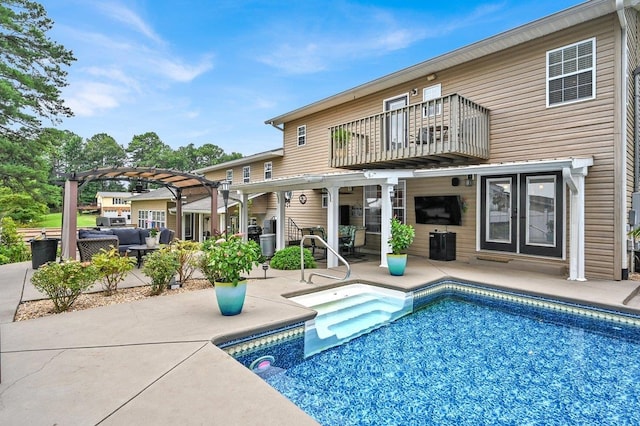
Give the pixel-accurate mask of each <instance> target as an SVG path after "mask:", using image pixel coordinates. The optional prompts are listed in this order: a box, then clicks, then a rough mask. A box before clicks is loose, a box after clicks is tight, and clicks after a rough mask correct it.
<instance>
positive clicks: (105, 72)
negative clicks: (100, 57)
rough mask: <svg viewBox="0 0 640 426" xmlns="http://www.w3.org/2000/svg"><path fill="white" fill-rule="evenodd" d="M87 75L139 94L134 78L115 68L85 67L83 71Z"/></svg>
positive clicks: (139, 90)
mask: <svg viewBox="0 0 640 426" xmlns="http://www.w3.org/2000/svg"><path fill="white" fill-rule="evenodd" d="M84 71H86V73H87V74H89V75H91V76H93V77H104V78H106V79H108V80H111V81H115V82H118V83H122V84H124V86H125V87H128V88H131V89H133V90H135V91H136V92H138V93H140V92H141V89H140V84H139V83H138V81H137V80H136V79H134V78H131V77H129V76H127V75H126V74H125V73H124V72H123V71H122V70H121V69H118V68H115V67H108V68H102V67H87V68H85V69H84Z"/></svg>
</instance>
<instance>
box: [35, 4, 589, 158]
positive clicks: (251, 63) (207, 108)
mask: <svg viewBox="0 0 640 426" xmlns="http://www.w3.org/2000/svg"><path fill="white" fill-rule="evenodd" d="M40 3H41V4H42V5H43V6H44V7H45V9H46V10H47V13H48V15H49V17H50V18H52V19H53V20H54V22H55V24H54V28H53V30H52V31H51V32H50V34H49V36H50V37H51V38H52V39H54V40H56V41H57V42H59V43H61V44H62V45H64V46H65V47H66V48H67V49H71V50H72V51H73V52H74V55H75V56H76V58H77V61H76V62H75V63H74V64H73V65H72V67H71V68H69V70H68V71H69V76H68V79H67V81H68V83H69V85H68V86H67V87H66V88H64V89H63V98H64V99H65V102H66V104H67V105H68V106H69V107H71V108H72V110H73V111H74V113H75V116H74V117H72V118H69V119H65V120H64V121H63V123H62V124H61V125H59V126H57V127H58V128H61V129H68V130H71V131H73V132H75V133H77V134H78V135H80V136H82V137H84V138H89V137H91V136H93V135H94V134H97V133H107V134H109V135H111V136H113V137H114V138H115V139H116V141H117V142H118V143H119V144H121V145H127V144H128V143H129V142H130V141H131V139H132V138H133V136H134V135H138V134H142V133H145V132H150V131H153V132H156V133H157V134H158V136H159V137H160V138H161V139H162V140H163V141H164V142H165V143H166V144H168V145H170V146H171V147H173V148H174V149H175V148H177V147H179V146H185V145H187V144H189V143H193V144H194V145H196V146H200V145H202V144H204V143H212V144H215V145H218V146H220V147H221V148H222V149H224V150H225V151H226V152H240V153H242V154H244V155H250V154H254V153H257V152H262V151H265V150H269V149H274V148H279V147H281V146H282V134H281V132H280V131H279V130H276V129H274V128H273V127H271V126H269V125H266V124H264V121H265V120H268V119H270V118H273V117H275V116H278V115H280V114H283V113H286V112H289V111H291V110H294V109H297V108H299V107H302V106H304V105H307V104H309V103H312V102H315V101H317V100H320V99H323V98H325V97H328V96H331V95H333V94H336V93H338V92H341V91H343V90H346V89H349V88H351V87H354V86H357V85H360V84H363V83H366V82H368V81H370V80H373V79H376V78H378V77H382V76H384V75H386V74H389V73H392V72H395V71H398V70H400V69H402V68H406V67H408V66H411V65H414V64H416V63H419V62H422V61H424V60H427V59H430V58H432V57H434V56H437V55H439V54H442V53H446V52H449V51H451V50H453V49H456V48H458V47H462V46H465V45H468V44H470V43H473V42H475V41H478V40H482V39H484V38H487V37H490V36H492V35H495V34H498V33H500V32H503V31H506V30H509V29H512V28H514V27H517V26H519V25H522V24H524V23H527V22H530V21H532V20H535V19H538V18H541V17H544V16H547V15H549V14H552V13H555V12H557V11H560V10H563V9H566V8H567V7H570V6H574V5H576V4H579V3H581V2H580V1H568V0H537V1H528V0H526V1H525V0H505V1H497V2H478V1H476V2H472V1H455V2H453V1H451V2H448V1H447V2H445V1H442V2H432V1H424V0H423V1H409V0H407V1H403V2H401V3H400V2H398V3H399V4H396V2H383V1H368V2H354V1H348V0H347V1H344V0H342V1H326V2H320V1H301V0H298V1H280V2H273V1H259V0H258V1H245V0H211V1H209V0H200V1H179V0H135V1H87V0H41V1H40ZM434 3H435V4H434ZM43 124H44V125H50V123H48V122H45V123H43Z"/></svg>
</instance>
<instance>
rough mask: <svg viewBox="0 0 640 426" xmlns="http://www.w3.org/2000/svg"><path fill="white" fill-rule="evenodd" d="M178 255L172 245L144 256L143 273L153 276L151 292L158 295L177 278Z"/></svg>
mask: <svg viewBox="0 0 640 426" xmlns="http://www.w3.org/2000/svg"><path fill="white" fill-rule="evenodd" d="M179 266H180V265H179V262H178V256H177V254H176V253H175V252H173V251H172V250H171V247H170V246H166V247H162V248H161V249H159V250H156V251H154V252H152V253H149V254H147V255H146V256H145V257H144V264H143V266H142V273H143V274H145V275H146V276H148V277H149V278H151V294H152V295H154V296H155V295H158V294H160V293H162V292H163V291H165V290H166V288H167V287H168V286H169V283H170V282H171V280H173V279H175V275H176V272H177V271H178V267H179Z"/></svg>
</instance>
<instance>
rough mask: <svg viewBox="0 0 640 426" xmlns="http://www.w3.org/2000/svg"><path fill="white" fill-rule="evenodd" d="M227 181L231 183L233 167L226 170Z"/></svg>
mask: <svg viewBox="0 0 640 426" xmlns="http://www.w3.org/2000/svg"><path fill="white" fill-rule="evenodd" d="M227 182H229V183H233V169H229V170H227Z"/></svg>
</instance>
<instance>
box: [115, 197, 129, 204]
mask: <svg viewBox="0 0 640 426" xmlns="http://www.w3.org/2000/svg"><path fill="white" fill-rule="evenodd" d="M113 204H114V205H116V204H127V203H126V202H125V201H124V199H123V198H114V199H113Z"/></svg>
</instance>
